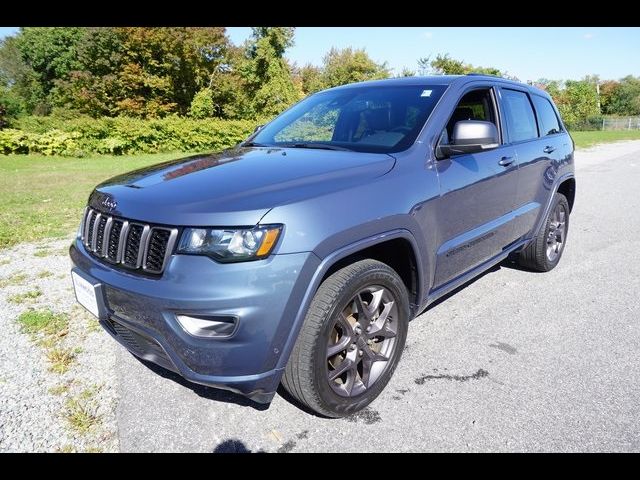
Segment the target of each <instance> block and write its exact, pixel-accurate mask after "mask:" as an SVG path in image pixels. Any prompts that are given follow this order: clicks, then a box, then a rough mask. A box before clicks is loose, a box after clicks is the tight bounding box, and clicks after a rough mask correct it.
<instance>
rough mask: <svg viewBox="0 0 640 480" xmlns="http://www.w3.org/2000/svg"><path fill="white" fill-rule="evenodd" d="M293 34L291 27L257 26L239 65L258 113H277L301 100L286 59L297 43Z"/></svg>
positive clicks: (260, 114) (254, 109) (254, 108)
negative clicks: (288, 50) (243, 59)
mask: <svg viewBox="0 0 640 480" xmlns="http://www.w3.org/2000/svg"><path fill="white" fill-rule="evenodd" d="M293 33H294V29H293V28H290V27H253V34H252V37H251V39H250V40H249V41H248V43H247V45H246V59H245V61H241V62H239V68H240V71H241V74H242V76H243V78H244V82H245V85H246V89H247V93H248V95H249V98H250V99H251V103H252V107H253V111H254V112H255V114H257V115H258V116H266V117H270V116H273V115H276V114H278V113H280V112H281V111H282V110H284V109H285V108H287V107H289V106H290V105H291V104H293V103H294V102H296V101H297V100H298V99H299V95H298V92H297V91H296V88H295V86H294V84H293V80H292V76H291V70H290V68H289V65H288V64H287V61H286V60H285V58H284V52H285V51H286V49H287V48H289V47H290V46H292V45H293Z"/></svg>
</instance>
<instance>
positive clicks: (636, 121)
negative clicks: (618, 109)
mask: <svg viewBox="0 0 640 480" xmlns="http://www.w3.org/2000/svg"><path fill="white" fill-rule="evenodd" d="M600 130H640V117H618V118H614V117H602V127H601V128H600Z"/></svg>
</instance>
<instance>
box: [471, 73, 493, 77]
mask: <svg viewBox="0 0 640 480" xmlns="http://www.w3.org/2000/svg"><path fill="white" fill-rule="evenodd" d="M467 75H468V76H470V77H471V76H475V77H497V76H498V75H494V74H493V73H478V72H471V73H467Z"/></svg>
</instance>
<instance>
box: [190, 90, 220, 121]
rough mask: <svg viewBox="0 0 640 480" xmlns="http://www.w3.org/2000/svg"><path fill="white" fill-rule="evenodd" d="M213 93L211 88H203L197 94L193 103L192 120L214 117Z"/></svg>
mask: <svg viewBox="0 0 640 480" xmlns="http://www.w3.org/2000/svg"><path fill="white" fill-rule="evenodd" d="M213 113H214V112H213V93H212V92H211V89H210V88H203V89H202V90H200V91H199V92H198V93H196V94H195V95H194V97H193V100H192V101H191V108H189V116H190V117H192V118H210V117H213Z"/></svg>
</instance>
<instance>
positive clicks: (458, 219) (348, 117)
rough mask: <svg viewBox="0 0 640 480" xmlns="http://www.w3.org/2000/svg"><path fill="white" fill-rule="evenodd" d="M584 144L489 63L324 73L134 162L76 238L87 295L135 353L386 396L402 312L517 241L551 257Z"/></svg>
mask: <svg viewBox="0 0 640 480" xmlns="http://www.w3.org/2000/svg"><path fill="white" fill-rule="evenodd" d="M573 151H574V145H573V141H572V139H571V137H570V136H569V134H568V133H567V131H566V128H565V127H564V125H563V123H562V121H561V119H560V115H559V114H558V111H557V109H556V107H555V106H554V105H553V102H552V100H551V98H550V97H549V95H548V94H546V93H545V92H544V91H541V90H538V89H536V88H533V87H531V86H528V85H524V84H521V83H517V82H513V81H509V80H505V79H501V78H497V77H492V76H482V75H466V76H438V77H425V78H417V77H413V78H401V79H390V80H381V81H372V82H364V83H358V84H352V85H346V86H342V87H338V88H333V89H330V90H326V91H322V92H319V93H316V94H314V95H311V96H309V97H307V98H306V99H304V100H302V101H301V102H299V103H298V104H296V105H294V106H293V107H291V108H290V109H288V110H287V111H285V112H284V113H282V114H281V115H280V116H278V117H277V118H276V119H274V120H273V121H271V122H270V123H269V124H267V125H265V126H263V127H261V128H258V129H257V130H256V131H255V132H254V133H253V134H252V135H251V136H250V137H249V138H248V139H247V140H246V141H244V142H243V143H241V144H239V145H238V146H236V147H235V148H233V149H230V150H227V151H224V152H222V153H219V154H212V155H198V156H192V157H188V158H185V159H182V160H178V161H172V162H167V163H162V164H159V165H155V166H152V167H149V168H144V169H141V170H136V171H134V172H131V173H127V174H124V175H120V176H118V177H115V178H112V179H111V180H108V181H106V182H104V183H102V184H100V185H98V186H97V187H96V188H95V190H94V191H93V192H92V194H91V195H90V198H89V202H88V206H87V208H86V210H85V213H84V216H83V219H82V224H81V226H80V229H79V231H78V235H77V239H76V240H75V241H74V242H73V244H72V246H71V248H70V255H71V259H72V261H73V267H72V278H73V282H74V286H75V291H76V298H77V300H78V301H79V302H80V303H81V304H82V305H83V306H85V307H86V308H87V309H88V310H89V311H91V312H92V313H93V314H94V315H96V316H97V317H98V318H99V319H100V322H101V324H102V326H103V327H104V328H105V329H106V330H107V332H109V333H110V334H111V335H112V336H113V337H114V338H115V339H116V340H117V341H119V342H120V343H122V344H123V345H124V346H125V347H126V348H127V349H128V350H130V351H131V352H132V353H133V354H135V355H136V356H138V357H140V358H142V359H145V360H149V361H151V362H155V363H156V364H159V365H161V366H163V367H165V368H167V369H169V370H172V371H174V372H177V373H179V374H180V375H182V376H183V377H184V378H186V379H188V380H190V381H192V382H196V383H200V384H204V385H210V386H213V387H217V388H223V389H228V390H232V391H234V392H238V393H240V394H243V395H246V396H248V397H250V398H252V399H253V400H255V401H257V402H265V403H266V402H270V401H271V399H272V398H273V396H274V395H275V392H276V389H277V388H278V385H279V384H280V383H282V384H283V385H284V387H285V388H286V389H287V390H288V391H289V393H290V394H291V395H292V396H293V397H295V399H297V400H298V401H299V402H301V403H302V404H303V405H306V406H307V407H309V408H311V409H312V410H314V411H316V412H318V413H319V414H321V415H324V416H328V417H340V416H344V415H348V414H351V413H353V412H356V411H358V410H360V409H362V408H364V407H365V406H366V405H368V404H369V403H370V402H371V401H373V400H374V399H375V398H376V397H377V396H378V395H379V394H380V392H381V391H382V390H383V389H384V387H385V385H386V384H387V382H388V381H389V379H390V377H391V375H392V374H393V371H394V370H395V368H396V366H397V365H398V362H399V360H400V356H401V354H402V350H403V347H404V343H405V339H406V335H407V325H408V322H409V321H410V320H411V319H412V318H414V317H416V316H417V315H418V314H420V313H421V312H422V311H423V310H424V309H425V308H426V307H427V305H429V304H430V303H431V302H433V301H435V300H436V299H438V298H439V297H441V296H442V295H444V294H446V293H447V292H450V291H451V290H453V289H455V288H456V287H458V286H460V285H461V284H463V283H465V282H467V281H468V280H470V279H471V278H473V277H474V276H476V275H478V274H479V273H481V272H482V271H484V270H486V269H487V268H489V267H491V266H492V265H494V264H496V263H498V262H500V261H502V260H504V259H505V258H506V257H507V256H510V255H511V256H512V257H514V258H517V260H518V261H519V262H520V263H521V264H522V265H523V266H525V267H527V268H530V269H533V270H538V271H548V270H551V269H552V268H554V267H555V266H556V265H557V264H558V261H559V260H560V257H561V256H562V252H563V249H564V247H565V244H566V241H567V230H568V226H569V215H570V212H571V209H572V208H573V202H574V197H575V180H574V164H573Z"/></svg>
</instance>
